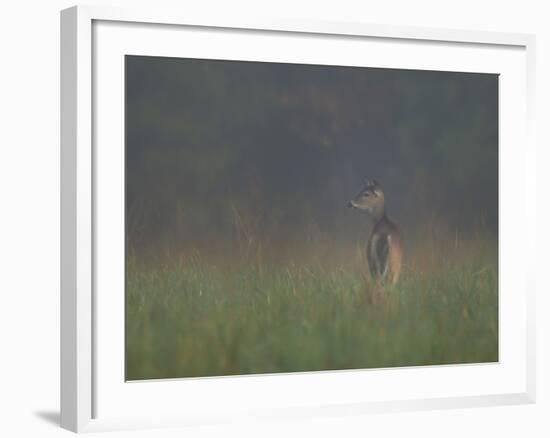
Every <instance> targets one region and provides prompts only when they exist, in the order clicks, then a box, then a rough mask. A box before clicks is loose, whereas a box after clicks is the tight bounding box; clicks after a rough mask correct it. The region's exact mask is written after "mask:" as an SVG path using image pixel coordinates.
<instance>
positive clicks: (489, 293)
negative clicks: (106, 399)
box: [126, 244, 498, 380]
mask: <svg viewBox="0 0 550 438" xmlns="http://www.w3.org/2000/svg"><path fill="white" fill-rule="evenodd" d="M494 247H495V245H493V246H492V247H491V248H493V250H487V248H486V247H484V246H481V245H479V244H475V245H470V247H468V248H466V249H462V250H461V251H460V252H459V253H458V252H457V254H454V253H453V254H449V253H452V251H450V252H448V253H446V254H445V257H442V256H440V257H438V256H437V254H436V255H433V254H432V256H429V254H428V253H427V252H426V253H423V252H422V251H420V250H418V251H417V253H416V254H415V256H416V257H417V259H418V260H419V262H418V263H417V264H416V265H410V264H409V265H406V266H405V268H404V271H403V273H402V276H401V280H400V281H399V283H398V285H397V286H396V287H394V288H384V289H381V288H380V287H377V286H376V285H375V284H373V282H372V281H370V279H369V278H368V276H367V274H366V264H365V261H364V260H363V258H362V256H361V255H360V253H359V252H358V251H354V250H351V251H347V252H346V251H345V250H344V251H342V252H341V253H336V252H335V254H334V257H333V260H331V261H330V262H328V261H327V260H316V259H315V258H311V257H310V258H307V257H305V260H304V261H302V262H301V263H295V262H290V261H288V262H286V263H285V262H281V261H277V262H275V261H273V262H271V263H266V262H261V263H260V262H258V261H254V260H252V261H251V260H234V261H233V262H231V263H225V264H216V263H214V262H212V261H206V260H203V259H202V258H201V257H199V256H198V255H195V256H193V257H186V258H182V259H181V260H180V261H179V262H178V263H160V262H157V263H151V262H148V263H144V262H140V261H139V260H138V259H136V258H135V257H132V258H131V259H130V260H129V261H128V264H127V290H126V349H127V356H126V357H127V364H126V371H127V379H128V380H136V379H155V378H173V377H197V376H219V375H235V374H249V373H278V372H297V371H316V370H336V369H351V368H373V367H376V368H378V367H395V366H414V365H436V364H456V363H472V362H494V361H498V290H497V289H498V272H497V261H496V256H495V255H492V253H493V252H494ZM409 256H410V255H409ZM422 257H424V258H422ZM334 259H337V261H334ZM346 260H348V262H343V261H346ZM349 260H351V261H349Z"/></svg>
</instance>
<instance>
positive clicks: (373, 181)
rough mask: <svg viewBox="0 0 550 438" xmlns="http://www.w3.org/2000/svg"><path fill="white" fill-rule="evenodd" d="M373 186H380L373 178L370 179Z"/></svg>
mask: <svg viewBox="0 0 550 438" xmlns="http://www.w3.org/2000/svg"><path fill="white" fill-rule="evenodd" d="M371 184H372V185H373V186H374V187H380V183H379V182H378V181H376V180H375V179H373V180H372V183H371Z"/></svg>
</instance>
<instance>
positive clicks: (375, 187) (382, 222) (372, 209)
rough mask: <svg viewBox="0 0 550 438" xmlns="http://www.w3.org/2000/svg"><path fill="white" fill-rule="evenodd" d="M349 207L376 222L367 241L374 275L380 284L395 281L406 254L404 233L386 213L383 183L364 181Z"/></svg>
mask: <svg viewBox="0 0 550 438" xmlns="http://www.w3.org/2000/svg"><path fill="white" fill-rule="evenodd" d="M348 207H349V208H354V209H358V210H362V211H365V212H367V213H368V215H369V216H370V217H371V218H372V220H373V222H374V226H373V227H372V230H371V233H370V236H369V239H368V242H367V260H368V264H369V271H370V274H371V277H372V278H373V279H374V280H375V281H376V282H377V283H379V284H390V285H392V286H393V285H395V284H396V283H397V281H398V280H399V274H400V272H401V259H402V256H403V249H402V245H401V233H400V232H399V229H398V228H397V225H395V224H394V223H393V222H392V221H391V220H390V219H389V218H388V216H387V215H386V206H385V198H384V191H383V190H382V187H381V186H380V184H379V183H378V182H377V181H376V180H372V181H365V184H364V187H363V189H362V190H361V191H360V192H359V193H358V194H357V195H356V196H355V197H354V198H353V199H352V200H351V201H349V202H348Z"/></svg>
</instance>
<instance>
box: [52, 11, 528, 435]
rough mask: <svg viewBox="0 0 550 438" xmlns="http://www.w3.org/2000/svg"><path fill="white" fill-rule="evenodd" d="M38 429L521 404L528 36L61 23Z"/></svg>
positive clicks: (342, 26) (94, 17)
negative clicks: (55, 280) (52, 269)
mask: <svg viewBox="0 0 550 438" xmlns="http://www.w3.org/2000/svg"><path fill="white" fill-rule="evenodd" d="M61 55H62V56H61V75H62V77H61V81H62V82H61V84H62V87H61V88H62V95H61V104H62V105H61V106H62V108H61V113H62V114H61V116H62V117H61V119H62V127H61V138H62V145H61V146H62V157H61V160H62V166H61V167H62V175H61V189H62V198H61V199H62V207H61V208H62V211H61V217H62V242H61V247H62V272H61V281H62V285H61V288H62V290H61V314H62V315H61V316H62V321H61V347H62V357H61V359H62V360H61V365H62V369H61V384H62V385H61V396H62V397H61V398H62V399H61V404H62V406H61V424H62V426H63V427H65V428H67V429H70V430H73V431H98V430H111V429H117V428H145V427H161V426H168V425H170V426H173V425H193V424H208V423H218V422H233V421H246V420H247V419H251V418H253V419H255V420H258V419H260V420H261V419H273V418H281V419H284V418H296V417H301V416H303V417H308V416H312V415H313V416H315V415H342V414H348V415H349V414H357V415H360V414H367V413H369V412H380V411H402V410H418V409H441V408H447V407H459V406H469V407H471V406H485V405H497V404H519V403H532V402H534V400H535V369H534V363H535V359H534V355H535V351H534V330H535V321H534V293H535V291H534V263H533V259H532V257H533V256H531V255H532V254H534V251H533V248H534V241H535V239H534V235H535V212H534V211H533V206H534V205H535V204H536V203H535V174H534V172H535V146H534V141H533V134H532V126H531V124H532V119H533V95H534V78H533V75H534V69H533V63H534V37H533V36H531V35H518V34H502V33H489V32H475V31H459V30H447V29H423V28H415V27H391V26H379V25H372V24H363V23H338V22H314V21H307V20H296V19H288V20H282V19H270V18H265V19H257V18H255V19H252V18H246V17H242V16H240V17H215V16H208V17H203V16H194V15H193V14H192V13H187V12H186V13H185V14H178V13H173V14H170V13H165V12H160V11H155V10H152V11H134V10H124V9H112V8H105V7H89V6H86V7H80V6H79V7H73V8H70V9H67V10H64V11H62V13H61Z"/></svg>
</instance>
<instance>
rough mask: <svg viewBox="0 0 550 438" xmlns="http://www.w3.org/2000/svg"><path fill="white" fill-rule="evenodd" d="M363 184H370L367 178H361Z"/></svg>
mask: <svg viewBox="0 0 550 438" xmlns="http://www.w3.org/2000/svg"><path fill="white" fill-rule="evenodd" d="M363 184H365V186H367V187H368V186H370V185H371V182H370V181H369V180H368V179H367V178H363Z"/></svg>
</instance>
